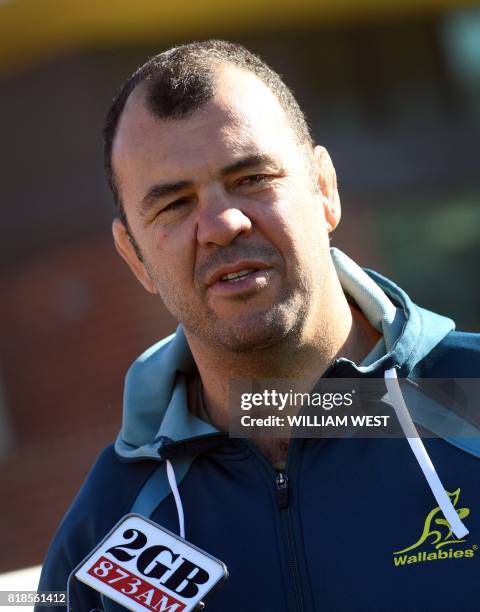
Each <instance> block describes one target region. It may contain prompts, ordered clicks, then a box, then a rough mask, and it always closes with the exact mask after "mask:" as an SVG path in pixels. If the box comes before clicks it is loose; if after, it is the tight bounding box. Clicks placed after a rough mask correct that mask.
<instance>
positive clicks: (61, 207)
mask: <svg viewBox="0 0 480 612" xmlns="http://www.w3.org/2000/svg"><path fill="white" fill-rule="evenodd" d="M210 37H216V38H227V39H230V40H233V41H237V42H240V43H243V44H245V45H246V46H247V47H248V48H249V49H251V50H252V51H254V52H257V53H259V54H260V55H261V56H262V57H263V58H264V59H265V60H267V62H269V63H270V64H271V65H272V66H273V67H274V68H275V69H276V70H277V71H278V72H280V73H281V74H282V75H283V76H284V78H285V80H286V82H287V83H288V84H289V85H290V86H291V87H292V88H293V90H294V92H295V93H296V95H297V97H298V99H299V101H300V104H301V105H302V106H303V107H304V109H305V110H306V111H307V115H308V117H309V119H310V122H311V125H312V128H313V132H314V135H315V137H316V139H317V141H318V142H319V143H320V144H323V145H325V146H326V147H327V148H328V150H329V151H330V153H331V155H332V157H333V160H334V163H335V165H336V167H337V173H338V176H339V182H340V190H341V196H342V203H343V214H344V217H343V221H342V224H341V227H340V229H339V230H338V231H337V232H336V234H335V236H334V238H333V243H334V244H335V245H336V246H339V247H340V248H342V249H343V250H345V251H346V252H347V253H348V254H350V255H351V256H353V257H354V258H355V259H356V260H357V261H358V262H359V263H361V264H362V265H364V266H368V267H373V268H375V269H377V270H378V271H380V272H382V273H384V274H386V275H387V276H389V277H391V278H392V279H393V280H395V281H396V282H398V283H399V284H400V285H401V286H402V287H403V288H405V289H406V290H407V291H408V292H409V293H410V295H411V296H412V297H413V299H414V300H415V301H416V302H417V303H420V304H421V305H423V306H426V307H427V308H430V309H432V310H436V311H439V312H441V313H444V314H449V315H450V316H452V317H453V318H455V320H456V321H457V326H458V327H459V328H461V329H467V330H479V329H480V282H479V274H478V270H479V268H480V240H479V231H480V204H479V196H480V163H479V162H480V156H479V143H480V4H479V3H472V2H470V3H468V2H458V1H455V0H443V1H442V0H336V1H335V2H330V1H328V0H296V1H295V2H291V1H290V0H275V2H271V1H266V0H255V1H254V0H243V1H242V2H237V3H234V2H222V1H221V0H183V2H175V1H174V0H135V2H132V1H131V0H43V1H42V2H39V1H38V0H0V124H1V138H0V164H1V170H0V185H1V190H0V194H1V200H0V206H1V217H0V218H1V224H0V252H1V256H0V288H1V301H0V313H1V316H0V322H1V326H2V328H1V334H0V336H1V353H0V492H1V496H2V521H1V525H0V530H1V536H0V537H1V541H2V547H1V551H0V573H2V572H10V571H12V570H17V569H20V568H26V567H30V566H33V565H36V564H39V563H41V561H42V558H43V556H44V554H45V551H46V548H47V545H48V542H49V541H50V539H51V537H52V535H53V533H54V531H55V529H56V526H57V525H58V522H59V521H60V519H61V517H62V515H63V513H64V512H65V510H66V509H67V507H68V505H69V504H70V502H71V500H72V498H73V496H74V494H75V493H76V491H77V490H78V487H79V486H80V483H81V481H82V480H83V478H84V477H85V474H86V472H87V470H88V469H89V467H90V466H91V464H92V462H93V461H94V459H95V457H96V455H97V454H98V453H99V451H100V450H101V449H102V448H103V447H104V446H105V445H107V444H108V443H109V442H111V441H112V440H113V439H114V437H115V435H116V433H117V431H118V429H119V426H120V420H121V401H122V384H123V376H124V373H125V371H126V369H127V367H128V365H129V364H130V363H131V361H132V360H133V359H134V358H135V357H136V356H137V355H138V354H139V353H140V352H142V351H143V350H144V349H145V348H146V347H147V346H149V345H151V344H153V343H154V342H155V341H157V340H158V339H159V338H161V337H163V336H164V335H166V334H168V333H169V332H170V331H172V330H173V329H174V327H175V323H174V321H173V320H172V319H171V317H170V316H169V315H168V314H167V313H166V312H165V310H164V309H163V307H162V305H161V304H160V303H159V301H158V300H157V299H155V298H152V297H150V296H148V295H147V294H146V293H145V292H144V291H143V290H142V289H141V288H140V286H139V285H138V284H137V283H136V281H135V280H134V278H133V277H132V276H131V274H130V272H129V271H128V270H127V268H126V267H125V265H124V264H123V263H122V262H121V261H120V259H119V258H118V257H117V255H116V253H115V252H114V249H113V246H112V241H111V235H110V222H111V219H112V214H113V208H112V201H111V197H110V194H109V192H108V190H107V186H106V182H105V179H104V173H103V162H102V142H101V128H102V122H103V117H104V113H105V111H106V109H107V108H108V106H109V104H110V102H111V100H112V98H113V96H114V95H115V92H116V91H117V89H118V88H119V86H120V84H121V83H122V82H123V80H124V79H125V78H126V77H127V76H128V75H129V74H130V73H131V72H132V71H133V70H134V69H135V68H136V67H137V66H138V65H139V64H141V63H143V62H144V61H145V59H146V58H147V57H148V56H150V55H153V54H155V53H157V52H159V51H161V50H164V49H166V48H168V47H169V46H171V45H173V44H177V43H182V42H185V41H188V40H193V39H197V40H198V39H205V38H210ZM32 588H33V586H32Z"/></svg>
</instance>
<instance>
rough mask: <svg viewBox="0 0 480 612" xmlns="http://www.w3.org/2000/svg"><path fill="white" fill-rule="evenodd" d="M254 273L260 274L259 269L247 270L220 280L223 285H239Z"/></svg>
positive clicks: (232, 273)
mask: <svg viewBox="0 0 480 612" xmlns="http://www.w3.org/2000/svg"><path fill="white" fill-rule="evenodd" d="M254 272H258V268H246V269H245V270H239V271H238V272H231V273H230V274H225V275H224V276H222V277H221V278H220V282H221V283H237V282H238V281H239V280H241V279H242V278H245V277H246V276H248V275H249V274H253V273H254Z"/></svg>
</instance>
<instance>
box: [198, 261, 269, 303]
mask: <svg viewBox="0 0 480 612" xmlns="http://www.w3.org/2000/svg"><path fill="white" fill-rule="evenodd" d="M271 272H272V268H271V267H270V266H268V265H267V264H265V263H264V262H260V261H251V260H250V261H245V260H244V261H239V262H237V263H234V264H230V265H225V266H222V267H221V268H219V269H218V270H216V271H215V272H214V273H213V274H212V275H211V277H210V278H209V279H208V282H207V289H208V291H209V292H213V293H214V294H219V295H223V296H227V295H232V296H233V295H237V294H239V293H242V294H243V293H245V292H251V291H254V292H256V291H258V290H259V289H261V288H262V287H264V286H266V285H267V284H268V280H269V278H270V276H271Z"/></svg>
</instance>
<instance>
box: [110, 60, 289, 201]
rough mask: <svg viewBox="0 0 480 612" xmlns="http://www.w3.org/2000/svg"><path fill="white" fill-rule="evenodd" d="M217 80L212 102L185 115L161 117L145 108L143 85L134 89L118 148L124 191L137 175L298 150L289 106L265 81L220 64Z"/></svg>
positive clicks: (177, 171)
mask: <svg viewBox="0 0 480 612" xmlns="http://www.w3.org/2000/svg"><path fill="white" fill-rule="evenodd" d="M216 83H217V86H216V90H215V94H214V96H213V98H212V100H210V101H209V102H208V103H207V104H205V105H204V106H203V107H201V108H200V109H199V110H197V111H195V112H194V113H193V114H192V115H191V116H190V117H187V118H184V119H167V120H163V119H158V118H156V117H154V116H153V115H152V114H151V113H150V112H149V111H148V110H147V109H146V108H145V104H144V96H145V93H144V90H143V89H142V87H141V86H140V87H138V88H137V90H135V91H134V92H133V93H132V95H131V96H130V98H129V99H128V101H127V104H126V106H125V110H124V112H123V115H122V117H121V119H120V123H119V126H118V130H117V135H116V137H115V141H114V146H113V152H112V162H113V167H114V171H115V173H116V176H117V181H118V182H119V184H120V188H121V189H124V188H128V185H127V183H129V182H130V181H131V180H132V176H131V175H132V173H134V174H136V175H138V176H146V175H148V174H149V173H151V172H157V173H158V172H160V171H161V172H162V173H168V174H169V175H170V174H172V173H173V174H177V175H179V174H182V173H183V174H184V173H185V172H193V173H195V172H200V171H205V170H210V171H214V170H215V169H216V168H217V167H218V166H219V165H225V163H229V162H231V161H232V160H234V158H235V157H236V156H238V157H242V156H243V155H245V153H256V152H263V153H268V154H270V155H271V156H274V157H277V158H283V156H284V155H285V152H286V151H287V150H288V148H289V147H292V146H293V147H295V148H296V140H295V136H294V134H293V131H292V130H291V128H290V126H289V123H288V121H287V118H286V115H285V112H284V110H283V109H282V107H281V106H280V103H279V102H278V100H277V98H276V96H275V95H274V94H273V93H272V92H271V90H270V89H269V88H268V87H267V86H266V85H265V84H264V83H263V82H262V81H260V80H259V79H258V78H257V77H255V76H254V75H253V74H251V73H248V72H245V71H242V70H239V69H237V68H233V67H230V66H228V67H220V68H219V71H218V79H217V81H216ZM127 175H128V180H127ZM152 178H158V177H152ZM182 178H183V176H182ZM186 178H188V177H186Z"/></svg>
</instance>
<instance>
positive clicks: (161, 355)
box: [115, 248, 455, 461]
mask: <svg viewBox="0 0 480 612" xmlns="http://www.w3.org/2000/svg"><path fill="white" fill-rule="evenodd" d="M331 256H332V260H333V263H334V265H335V269H336V271H337V275H338V277H339V280H340V283H341V285H342V287H343V289H344V291H345V293H346V294H347V295H348V296H350V298H351V299H353V300H354V301H355V302H356V304H357V305H358V307H359V308H360V309H361V310H362V311H363V313H364V314H365V316H366V317H367V319H368V320H369V322H370V324H371V325H372V326H373V327H374V328H375V329H376V330H378V331H379V332H380V333H381V334H382V338H381V340H380V341H379V342H378V343H377V345H376V346H375V347H374V348H373V349H372V351H371V352H370V353H369V354H368V355H367V356H366V357H365V359H364V361H363V362H362V364H360V365H358V366H357V365H355V364H353V363H352V362H350V361H349V360H346V359H339V360H337V362H336V363H341V362H343V363H348V364H349V365H350V366H351V367H353V368H354V369H355V373H354V374H352V376H372V375H375V374H378V373H383V372H384V371H385V370H387V369H388V368H392V367H395V368H396V369H397V371H398V373H399V376H401V377H406V376H408V374H409V373H410V372H411V371H412V369H413V368H414V367H415V365H416V364H417V362H418V361H420V360H421V359H423V357H425V356H426V355H427V354H428V353H429V352H430V351H431V350H432V349H433V348H434V347H435V346H436V345H437V344H438V343H439V342H440V341H441V340H442V339H443V338H444V337H445V336H446V335H447V334H448V333H449V332H450V331H452V330H453V329H454V327H455V325H454V323H453V321H452V320H451V319H448V318H446V317H443V316H440V315H437V314H434V313H432V312H429V311H428V310H425V309H423V308H419V307H418V306H416V305H415V304H413V302H412V301H411V300H410V298H409V297H408V295H407V294H406V293H405V292H404V291H402V289H400V288H399V287H397V285H395V284H394V283H392V282H391V281H389V280H387V279H386V278H384V277H383V276H381V275H380V274H378V273H376V272H374V271H372V270H363V269H362V268H360V267H359V266H358V265H357V264H356V263H355V262H354V261H352V260H351V259H350V258H349V257H347V256H346V255H345V254H344V253H342V252H341V251H340V250H338V249H336V248H332V249H331ZM194 368H195V364H194V361H193V358H192V355H191V353H190V350H189V347H188V344H187V341H186V338H185V334H184V332H183V328H182V326H179V327H178V328H177V330H176V332H175V333H174V334H172V335H171V336H169V337H167V338H165V339H163V340H161V341H160V342H158V343H157V344H155V345H153V346H152V347H151V348H149V349H148V350H147V351H145V352H144V353H143V354H142V355H140V357H139V358H138V359H137V360H136V361H135V362H134V363H133V364H132V366H131V367H130V369H129V370H128V373H127V377H126V382H125V393H124V406H123V425H122V429H121V431H120V433H119V435H118V437H117V440H116V442H115V450H116V452H117V454H118V455H119V456H120V457H122V458H123V459H124V460H133V461H135V460H140V459H144V458H152V459H157V460H158V458H159V454H161V448H162V446H164V445H165V444H166V443H168V444H172V442H173V443H183V442H185V441H187V440H188V441H192V440H202V439H206V438H211V437H212V436H223V437H224V436H225V435H226V434H221V432H219V431H218V430H217V429H216V428H215V427H214V426H213V425H211V424H209V423H206V422H205V421H203V420H202V419H199V418H198V417H196V416H195V415H193V414H191V413H190V412H189V411H188V409H187V382H186V381H187V375H188V373H189V372H191V371H192V370H193V369H194Z"/></svg>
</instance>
